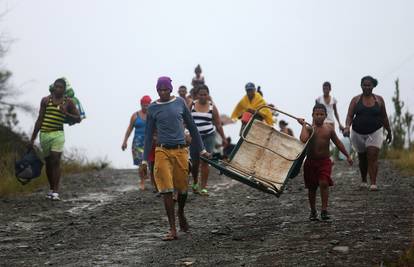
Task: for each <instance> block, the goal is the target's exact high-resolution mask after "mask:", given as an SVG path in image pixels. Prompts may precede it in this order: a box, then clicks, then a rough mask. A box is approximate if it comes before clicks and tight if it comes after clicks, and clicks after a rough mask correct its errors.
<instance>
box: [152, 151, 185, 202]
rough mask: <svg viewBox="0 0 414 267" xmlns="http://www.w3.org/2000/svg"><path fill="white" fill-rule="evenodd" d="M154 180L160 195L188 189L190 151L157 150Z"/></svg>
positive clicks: (183, 191) (182, 191)
mask: <svg viewBox="0 0 414 267" xmlns="http://www.w3.org/2000/svg"><path fill="white" fill-rule="evenodd" d="M154 178H155V183H156V184H157V188H158V191H159V192H160V193H168V192H174V190H175V191H177V192H178V193H182V194H184V193H186V192H187V189H188V149H187V148H177V149H166V148H162V147H157V148H155V164H154Z"/></svg>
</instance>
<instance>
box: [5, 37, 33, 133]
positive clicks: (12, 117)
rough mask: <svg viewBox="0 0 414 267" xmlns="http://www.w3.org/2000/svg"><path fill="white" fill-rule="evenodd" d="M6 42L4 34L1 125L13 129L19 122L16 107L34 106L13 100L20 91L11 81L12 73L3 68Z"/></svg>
mask: <svg viewBox="0 0 414 267" xmlns="http://www.w3.org/2000/svg"><path fill="white" fill-rule="evenodd" d="M5 43H6V42H5V41H4V39H3V38H2V36H0V125H4V126H6V127H9V128H10V129H11V128H13V127H14V126H16V125H17V124H18V123H19V121H18V120H17V114H16V109H21V110H23V111H26V112H31V111H33V108H32V107H31V106H30V105H27V104H24V103H19V102H16V101H15V100H13V98H14V99H15V98H16V96H17V95H18V94H19V93H18V92H17V91H16V90H14V88H13V87H12V86H11V85H10V83H9V79H10V77H11V75H12V73H11V72H10V71H8V70H6V69H3V68H1V66H3V58H4V55H5V53H6V51H7V49H6V48H5Z"/></svg>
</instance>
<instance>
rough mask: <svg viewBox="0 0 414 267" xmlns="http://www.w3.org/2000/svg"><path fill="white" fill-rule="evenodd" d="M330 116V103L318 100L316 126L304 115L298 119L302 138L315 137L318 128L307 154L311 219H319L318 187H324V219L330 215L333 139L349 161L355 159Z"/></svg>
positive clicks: (306, 181) (306, 171) (305, 172)
mask: <svg viewBox="0 0 414 267" xmlns="http://www.w3.org/2000/svg"><path fill="white" fill-rule="evenodd" d="M326 116H327V113H326V107H325V106H324V105H322V104H315V106H314V107H313V111H312V119H313V125H312V128H313V129H312V128H310V127H309V126H306V123H305V120H304V119H298V122H299V123H300V124H301V125H302V131H301V133H300V140H301V141H302V142H304V143H306V142H307V141H308V140H309V138H311V133H312V130H313V131H314V134H313V136H312V138H311V140H309V146H308V150H307V156H306V160H305V163H304V167H303V171H304V178H305V187H306V188H308V197H309V204H310V208H311V213H310V216H309V220H311V221H316V220H318V213H317V212H316V207H315V206H316V204H315V202H316V190H317V189H318V187H319V188H320V192H321V201H322V209H321V219H322V220H329V219H330V218H329V215H328V196H329V186H333V181H332V179H331V171H332V161H331V159H330V153H329V143H330V141H331V140H332V142H333V143H334V144H335V145H336V147H338V149H339V151H341V152H342V153H343V154H344V155H345V156H346V160H347V161H348V163H349V165H352V163H353V162H352V159H351V157H350V156H349V154H348V152H347V151H346V149H345V147H344V145H343V144H342V142H341V141H340V140H339V138H338V136H337V135H336V133H335V128H334V127H332V125H330V124H327V123H325V124H324V123H323V122H324V120H325V119H326Z"/></svg>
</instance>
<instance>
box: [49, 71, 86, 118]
mask: <svg viewBox="0 0 414 267" xmlns="http://www.w3.org/2000/svg"><path fill="white" fill-rule="evenodd" d="M62 79H64V80H65V81H66V91H65V96H66V97H68V98H70V99H71V100H72V101H73V103H74V104H75V106H76V108H77V109H78V111H79V115H80V118H81V121H82V120H83V119H86V113H85V110H84V109H83V106H82V104H81V102H80V101H79V99H78V98H77V97H75V91H74V90H73V88H72V86H71V84H70V83H69V81H68V79H66V78H65V77H63V78H62ZM52 90H53V83H52V84H51V85H49V92H52ZM64 123H66V124H69V125H70V126H71V125H73V124H75V123H77V122H73V121H71V120H69V119H66V120H65V122H64Z"/></svg>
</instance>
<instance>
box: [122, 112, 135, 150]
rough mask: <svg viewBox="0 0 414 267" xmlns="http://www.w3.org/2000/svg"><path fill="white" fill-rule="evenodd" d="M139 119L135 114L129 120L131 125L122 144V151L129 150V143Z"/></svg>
mask: <svg viewBox="0 0 414 267" xmlns="http://www.w3.org/2000/svg"><path fill="white" fill-rule="evenodd" d="M136 119H137V113H136V112H134V114H132V116H131V119H130V120H129V125H128V128H127V130H126V132H125V136H124V141H123V142H122V147H121V148H122V150H125V149H126V148H127V141H128V138H129V136H130V135H131V132H132V129H133V128H134V123H135V121H136Z"/></svg>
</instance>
